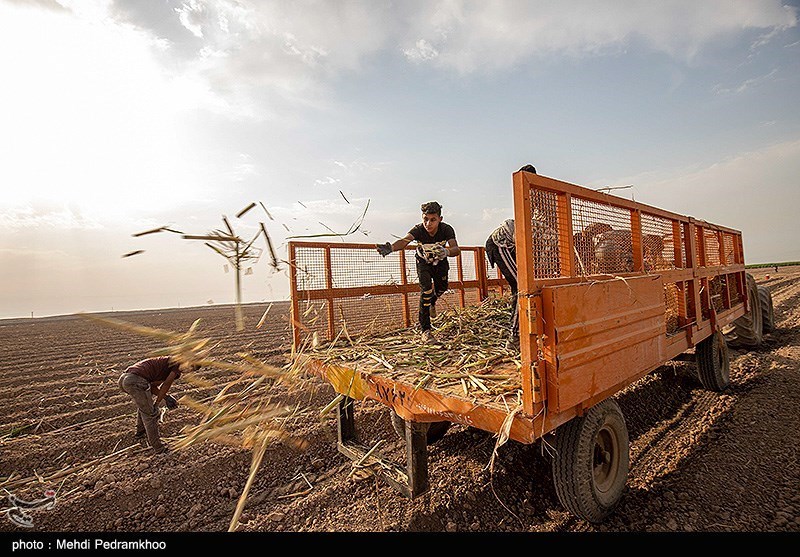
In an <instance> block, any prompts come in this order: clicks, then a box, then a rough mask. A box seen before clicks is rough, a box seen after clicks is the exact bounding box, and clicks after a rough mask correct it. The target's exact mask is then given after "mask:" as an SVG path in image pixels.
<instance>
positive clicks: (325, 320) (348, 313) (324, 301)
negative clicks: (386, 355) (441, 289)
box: [290, 242, 486, 343]
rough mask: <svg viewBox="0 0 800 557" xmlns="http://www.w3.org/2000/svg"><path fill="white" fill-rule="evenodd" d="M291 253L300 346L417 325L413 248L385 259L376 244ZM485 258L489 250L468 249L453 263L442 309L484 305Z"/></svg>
mask: <svg viewBox="0 0 800 557" xmlns="http://www.w3.org/2000/svg"><path fill="white" fill-rule="evenodd" d="M290 252H291V253H292V254H293V255H292V256H291V257H293V261H292V281H293V282H292V299H293V300H294V306H293V307H294V309H293V317H294V321H295V322H294V323H293V328H294V341H295V343H299V342H301V340H302V339H303V338H308V337H312V338H314V337H315V336H316V338H317V340H320V341H321V340H332V339H333V338H335V337H336V336H337V335H339V334H342V333H343V332H345V331H346V332H347V334H349V335H350V336H351V337H355V336H359V335H363V334H367V335H370V334H377V333H381V332H385V331H389V330H396V329H399V328H403V327H406V326H409V325H412V324H416V322H417V315H418V311H419V299H420V294H419V279H418V276H417V269H416V263H415V256H414V250H413V249H407V250H404V252H403V253H402V255H401V253H400V252H395V253H391V254H389V255H387V256H386V257H382V256H381V255H380V254H379V253H378V252H377V251H376V249H375V245H374V244H344V243H343V244H338V243H333V242H332V243H325V242H309V243H307V244H304V243H303V242H293V243H291V244H290ZM485 257H486V256H485V250H484V248H482V247H475V246H464V247H462V252H461V256H460V257H457V258H450V259H449V261H448V262H449V264H450V269H449V273H448V279H449V289H448V291H447V292H445V293H444V294H443V295H442V296H440V298H439V301H438V302H437V309H439V310H440V311H446V310H447V309H453V308H457V307H460V306H462V305H463V304H476V303H480V300H481V292H483V291H485V288H486V278H485V277H483V276H478V275H479V272H478V269H479V268H481V269H482V267H481V265H479V263H478V262H480V261H481V260H483V259H484V258H485ZM403 261H405V276H404V272H403V271H404V267H403ZM459 265H460V266H461V273H459ZM480 274H482V272H481V273H480ZM462 299H463V303H462Z"/></svg>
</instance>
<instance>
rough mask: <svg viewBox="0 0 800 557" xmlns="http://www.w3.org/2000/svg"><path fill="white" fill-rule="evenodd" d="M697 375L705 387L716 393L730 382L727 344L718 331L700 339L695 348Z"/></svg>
mask: <svg viewBox="0 0 800 557" xmlns="http://www.w3.org/2000/svg"><path fill="white" fill-rule="evenodd" d="M695 359H696V360H697V375H698V377H699V379H700V383H702V384H703V387H704V388H705V389H708V390H709V391H714V392H716V393H718V392H721V391H724V390H725V389H727V388H728V387H729V386H730V384H731V363H730V356H729V355H728V344H727V343H726V342H725V337H724V336H723V335H722V333H720V332H719V331H717V332H715V333H714V334H713V335H711V336H710V337H708V338H706V339H704V340H702V341H701V342H700V343H698V345H697V347H696V348H695Z"/></svg>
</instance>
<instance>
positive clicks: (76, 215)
mask: <svg viewBox="0 0 800 557" xmlns="http://www.w3.org/2000/svg"><path fill="white" fill-rule="evenodd" d="M40 227H45V228H56V229H61V230H99V229H102V228H103V226H102V225H101V224H100V223H99V222H97V221H96V220H94V219H93V218H91V217H86V216H84V215H83V214H82V213H81V211H80V210H79V209H78V208H77V207H66V206H61V207H58V206H53V204H52V203H44V204H42V203H38V204H37V206H34V205H25V206H18V207H14V208H9V209H6V210H5V211H3V212H0V230H2V229H6V230H19V229H24V228H40Z"/></svg>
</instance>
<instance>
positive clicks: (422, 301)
mask: <svg viewBox="0 0 800 557" xmlns="http://www.w3.org/2000/svg"><path fill="white" fill-rule="evenodd" d="M421 209H422V222H421V223H420V224H417V225H416V226H414V228H412V229H411V230H409V231H408V234H406V235H405V236H404V237H403V238H400V239H399V240H397V241H396V242H394V243H391V244H390V243H389V242H386V243H385V244H376V245H375V247H376V248H377V250H378V253H380V254H381V255H382V256H383V257H386V256H387V255H389V254H390V253H392V252H393V251H398V250H401V249H404V248H405V247H406V246H407V245H408V244H409V243H410V242H411V241H413V240H416V241H417V244H418V245H417V250H416V254H415V260H416V264H417V276H418V278H419V288H420V291H421V292H420V293H421V295H420V298H419V326H420V329H421V330H422V341H423V342H434V341H435V340H436V339H435V338H434V337H433V332H432V330H431V317H436V300H437V299H438V298H439V296H441V295H442V294H444V293H445V292H446V291H447V288H448V274H449V272H450V264H449V263H448V261H447V258H448V257H455V256H456V255H458V254H459V253H461V249H460V248H459V247H458V243H457V242H456V231H455V230H454V229H453V227H452V226H450V225H449V224H447V223H445V222H443V221H442V206H441V205H439V203H437V202H436V201H430V202H428V203H423V204H422V207H421Z"/></svg>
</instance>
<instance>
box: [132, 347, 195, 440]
mask: <svg viewBox="0 0 800 557" xmlns="http://www.w3.org/2000/svg"><path fill="white" fill-rule="evenodd" d="M199 367H200V366H199V365H193V366H190V367H189V366H187V365H186V364H179V363H178V362H176V361H174V360H173V359H172V358H170V357H169V356H159V357H156V358H147V359H146V360H142V361H140V362H136V363H135V364H133V365H132V366H130V367H129V368H128V369H126V370H125V372H124V373H123V374H122V375H120V376H119V388H120V389H121V390H122V391H123V392H125V393H128V394H129V395H130V397H131V398H132V399H133V402H135V403H136V407H137V408H138V412H137V414H136V438H137V439H142V438H144V437H145V436H147V442H148V443H149V444H150V447H151V448H152V449H153V451H154V452H156V453H162V452H165V451H166V450H167V448H166V447H165V446H164V444H163V443H162V442H161V438H160V437H159V434H158V407H159V405H161V404H162V402H163V403H164V404H165V405H166V407H167V408H170V409H171V408H175V407H176V406H177V405H178V403H177V401H176V400H175V399H174V398H173V397H171V396H170V395H168V394H167V391H169V388H170V387H171V386H172V383H173V382H174V381H175V380H176V379H178V378H179V377H180V376H181V372H183V371H186V370H187V369H192V370H195V369H198V368H199ZM153 396H155V397H156V398H155V401H154V400H153Z"/></svg>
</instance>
